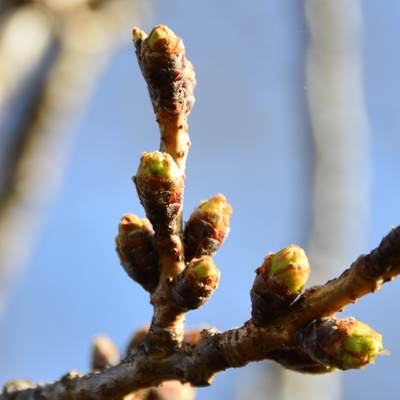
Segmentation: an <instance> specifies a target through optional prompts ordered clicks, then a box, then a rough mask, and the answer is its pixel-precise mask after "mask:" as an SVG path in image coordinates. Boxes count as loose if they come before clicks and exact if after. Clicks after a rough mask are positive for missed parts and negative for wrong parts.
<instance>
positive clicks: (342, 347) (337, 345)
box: [296, 318, 383, 370]
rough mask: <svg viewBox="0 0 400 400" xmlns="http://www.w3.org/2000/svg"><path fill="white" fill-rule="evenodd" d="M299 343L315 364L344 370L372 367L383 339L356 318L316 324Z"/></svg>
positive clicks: (300, 334)
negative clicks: (369, 365) (316, 362)
mask: <svg viewBox="0 0 400 400" xmlns="http://www.w3.org/2000/svg"><path fill="white" fill-rule="evenodd" d="M296 341H297V342H298V343H299V344H300V346H301V347H302V348H303V350H304V351H305V352H306V353H307V354H308V355H309V356H310V357H311V358H313V359H314V360H315V361H318V362H319V363H321V364H322V365H325V366H329V367H333V368H338V369H341V370H346V369H359V368H363V367H365V366H366V365H368V364H372V363H373V362H374V361H375V358H376V356H378V355H379V354H381V353H382V351H383V343H382V336H381V335H380V334H379V333H378V332H376V331H374V330H373V329H372V328H370V327H369V326H368V325H366V324H364V323H362V322H359V321H357V320H355V319H354V318H345V319H336V318H330V319H325V320H320V321H314V322H313V323H311V324H310V325H309V326H308V327H306V328H305V329H304V330H303V331H302V332H299V333H298V337H297V338H296Z"/></svg>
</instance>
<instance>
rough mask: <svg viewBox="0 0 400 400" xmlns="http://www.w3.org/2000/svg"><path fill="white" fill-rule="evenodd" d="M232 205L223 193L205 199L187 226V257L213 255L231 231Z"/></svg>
mask: <svg viewBox="0 0 400 400" xmlns="http://www.w3.org/2000/svg"><path fill="white" fill-rule="evenodd" d="M231 214H232V207H231V206H230V205H229V203H228V202H227V200H226V198H225V196H224V195H223V194H217V195H216V196H214V197H212V198H211V199H208V200H204V201H202V202H201V203H200V205H199V206H198V207H197V208H196V209H195V210H194V211H193V213H192V215H191V216H190V218H189V221H188V222H187V223H186V226H185V233H184V238H185V259H186V261H190V260H192V259H193V258H195V257H196V258H198V257H202V256H211V255H213V254H214V253H215V252H216V251H217V250H218V249H219V247H220V246H221V245H222V243H223V241H224V240H225V239H226V237H227V236H228V233H229V220H230V216H231Z"/></svg>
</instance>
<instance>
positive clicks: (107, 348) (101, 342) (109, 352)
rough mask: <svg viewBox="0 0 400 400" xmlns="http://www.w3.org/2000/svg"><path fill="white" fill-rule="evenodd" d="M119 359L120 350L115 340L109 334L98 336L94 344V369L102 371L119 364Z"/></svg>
mask: <svg viewBox="0 0 400 400" xmlns="http://www.w3.org/2000/svg"><path fill="white" fill-rule="evenodd" d="M119 361H120V358H119V352H118V349H117V347H116V346H115V344H114V343H113V341H112V340H111V339H110V338H109V337H108V336H104V335H101V336H97V337H96V339H95V340H94V342H93V345H92V357H91V366H92V370H94V371H95V370H97V371H102V370H103V369H106V368H109V367H113V366H114V365H117V364H118V363H119Z"/></svg>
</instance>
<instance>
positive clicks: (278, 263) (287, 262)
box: [251, 245, 310, 325]
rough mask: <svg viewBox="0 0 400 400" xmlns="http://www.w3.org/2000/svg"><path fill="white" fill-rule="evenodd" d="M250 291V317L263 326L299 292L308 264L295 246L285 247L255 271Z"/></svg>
mask: <svg viewBox="0 0 400 400" xmlns="http://www.w3.org/2000/svg"><path fill="white" fill-rule="evenodd" d="M256 273H257V276H256V279H255V280H254V284H253V287H252V289H251V302H252V317H253V322H254V323H255V324H256V325H265V324H267V323H269V322H270V321H272V320H273V319H274V318H276V317H277V316H278V315H280V314H282V312H284V311H285V310H286V309H287V308H288V306H289V305H290V304H291V303H292V302H293V301H294V299H295V298H296V297H297V296H298V295H299V294H300V293H301V291H302V290H303V287H304V285H305V284H306V282H307V279H308V276H309V274H310V265H309V263H308V259H307V257H306V255H305V253H304V250H303V249H302V248H300V247H299V246H295V245H292V246H289V247H286V248H284V249H282V250H280V251H279V252H278V253H275V254H272V253H271V254H269V255H267V257H266V258H265V260H264V262H263V264H262V265H261V266H260V267H259V268H257V270H256Z"/></svg>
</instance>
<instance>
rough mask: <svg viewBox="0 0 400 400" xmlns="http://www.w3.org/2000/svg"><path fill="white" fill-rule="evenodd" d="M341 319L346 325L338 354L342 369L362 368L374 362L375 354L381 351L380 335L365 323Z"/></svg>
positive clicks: (351, 319)
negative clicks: (346, 330) (344, 337)
mask: <svg viewBox="0 0 400 400" xmlns="http://www.w3.org/2000/svg"><path fill="white" fill-rule="evenodd" d="M339 321H342V322H343V324H345V325H350V326H349V327H348V333H347V337H346V339H345V340H344V342H343V349H342V351H341V352H340V354H339V357H338V358H339V360H340V361H341V364H342V365H341V367H342V368H343V369H350V368H362V367H364V366H366V365H367V364H371V363H373V362H374V360H375V358H376V356H377V355H379V354H380V353H382V351H383V342H382V335H381V334H379V333H378V332H376V331H375V330H373V329H372V328H371V327H369V326H368V325H367V324H364V323H362V322H359V321H356V320H355V319H353V318H349V319H347V320H339Z"/></svg>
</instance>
